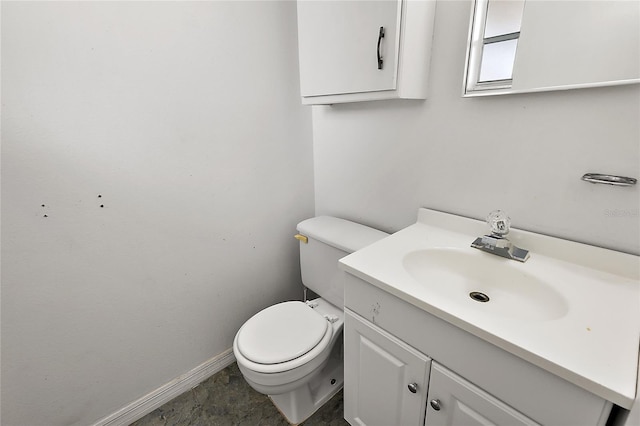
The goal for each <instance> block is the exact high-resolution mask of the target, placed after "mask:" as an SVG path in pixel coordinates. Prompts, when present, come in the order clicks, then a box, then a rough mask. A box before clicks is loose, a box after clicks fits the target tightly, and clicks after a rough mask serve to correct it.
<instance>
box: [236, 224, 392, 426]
mask: <svg viewBox="0 0 640 426" xmlns="http://www.w3.org/2000/svg"><path fill="white" fill-rule="evenodd" d="M297 229H298V231H299V232H300V233H301V234H304V235H301V234H298V235H297V236H296V238H298V240H300V241H301V243H300V269H301V272H302V281H303V283H304V285H305V286H306V287H307V288H309V289H311V290H312V291H313V292H315V293H316V294H318V295H319V296H320V297H319V298H317V299H314V300H311V301H307V302H300V301H289V302H282V303H278V304H276V305H273V306H270V307H268V308H265V309H263V310H262V311H260V312H258V313H257V314H255V315H254V316H252V317H251V318H249V319H248V320H247V321H246V322H245V323H244V325H242V327H240V330H238V332H237V334H236V337H235V339H234V341H233V352H234V355H235V357H236V360H237V363H238V367H239V369H240V372H241V373H242V375H243V376H244V378H245V380H246V381H247V383H248V384H249V385H250V386H251V387H252V388H254V389H255V390H257V391H258V392H260V393H263V394H266V395H268V396H269V398H270V399H271V400H272V401H273V403H274V405H275V406H276V407H277V408H278V409H279V410H280V412H281V413H282V414H283V415H284V416H285V417H286V419H287V420H288V421H289V423H292V424H298V423H301V422H302V421H304V420H306V419H307V418H308V417H309V416H311V415H312V414H313V413H314V412H315V411H316V410H318V409H319V408H320V407H321V406H322V405H323V404H324V403H325V402H327V401H328V400H329V399H331V397H333V396H334V395H335V394H336V393H337V392H338V391H339V390H340V389H342V385H343V383H344V378H343V359H342V354H343V345H342V339H343V337H342V328H343V324H344V285H343V281H342V277H343V275H342V274H344V272H342V271H341V270H340V269H339V268H338V260H339V259H340V258H342V257H344V256H346V255H347V254H349V253H352V252H354V251H356V250H358V249H360V248H362V247H364V246H366V245H369V244H371V243H373V242H375V241H377V240H379V239H381V238H384V237H386V236H387V235H388V234H386V233H384V232H382V231H378V230H376V229H373V228H369V227H367V226H364V225H360V224H357V223H353V222H349V221H347V220H343V219H338V218H334V217H328V216H320V217H315V218H312V219H307V220H305V221H303V222H300V223H299V224H298V228H297Z"/></svg>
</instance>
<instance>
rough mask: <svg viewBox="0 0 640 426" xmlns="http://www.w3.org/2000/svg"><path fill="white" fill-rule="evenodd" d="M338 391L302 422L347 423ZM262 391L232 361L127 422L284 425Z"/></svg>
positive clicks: (140, 425) (316, 425)
mask: <svg viewBox="0 0 640 426" xmlns="http://www.w3.org/2000/svg"><path fill="white" fill-rule="evenodd" d="M342 411H343V403H342V391H340V392H339V393H338V394H337V395H336V396H334V397H333V399H332V400H330V401H329V402H328V403H326V404H325V405H324V406H323V407H322V408H321V409H320V410H318V411H317V412H316V413H315V414H314V415H313V416H311V418H309V419H308V420H307V421H305V422H304V423H302V424H303V425H304V426H320V425H322V426H348V423H347V422H346V421H345V420H344V419H343V415H342ZM288 424H289V423H288V422H287V421H286V420H285V419H284V417H282V415H281V414H280V412H279V411H278V410H277V409H276V407H275V406H274V405H273V404H272V403H271V401H270V400H269V398H268V397H267V396H266V395H262V394H260V393H258V392H256V391H255V390H253V389H252V388H251V387H250V386H249V385H248V384H247V382H245V380H244V378H243V377H242V374H241V373H240V370H238V366H237V365H236V363H233V364H231V365H230V366H229V367H227V368H225V369H224V370H222V371H220V372H219V373H217V374H214V375H213V376H212V377H210V378H209V379H207V380H205V381H204V382H202V383H201V384H200V385H198V386H197V387H195V388H193V389H191V390H190V391H187V392H185V393H183V394H182V395H180V396H179V397H177V398H175V399H173V400H171V401H169V402H168V403H166V404H165V405H163V406H162V407H160V408H158V409H157V410H155V411H153V412H151V413H149V414H148V415H146V416H145V417H143V418H141V419H140V420H138V421H136V422H134V423H133V424H132V425H131V426H227V425H229V426H232V425H233V426H236V425H239V426H240V425H242V426H258V425H260V426H287V425H288Z"/></svg>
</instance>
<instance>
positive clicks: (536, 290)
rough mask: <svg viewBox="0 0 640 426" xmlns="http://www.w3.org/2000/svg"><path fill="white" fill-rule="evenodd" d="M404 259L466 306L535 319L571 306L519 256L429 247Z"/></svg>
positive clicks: (425, 281) (413, 271) (414, 272)
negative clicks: (529, 268) (519, 261)
mask: <svg viewBox="0 0 640 426" xmlns="http://www.w3.org/2000/svg"><path fill="white" fill-rule="evenodd" d="M402 264H403V267H404V269H405V270H406V271H407V272H408V273H409V275H411V276H412V277H413V278H414V279H415V280H416V281H418V282H419V283H420V284H422V285H424V286H426V287H428V288H430V289H433V291H434V293H437V294H438V295H439V297H444V298H447V299H449V300H450V301H452V302H453V303H457V302H459V303H460V304H464V306H465V308H467V307H468V308H470V309H476V310H480V311H483V312H485V313H487V314H490V315H499V316H503V317H505V318H510V319H522V320H535V321H549V320H554V319H558V318H561V317H563V316H565V315H566V314H567V312H568V311H569V305H568V303H567V301H566V299H565V298H564V297H563V296H562V295H561V294H560V293H558V292H557V291H555V290H554V288H553V287H552V285H551V284H550V283H548V282H546V281H544V280H543V279H541V278H539V277H536V276H534V275H531V274H529V273H527V272H525V271H524V269H525V268H523V267H522V266H523V265H521V264H518V263H517V262H514V261H512V260H508V259H504V258H501V257H498V256H493V255H491V254H487V253H482V252H480V251H475V250H473V249H460V248H431V249H424V250H417V251H412V252H409V253H407V254H406V255H405V256H404V258H403V260H402ZM477 293H479V294H477ZM470 294H471V296H470ZM486 297H488V300H486Z"/></svg>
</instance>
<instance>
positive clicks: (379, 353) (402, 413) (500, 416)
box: [344, 311, 538, 426]
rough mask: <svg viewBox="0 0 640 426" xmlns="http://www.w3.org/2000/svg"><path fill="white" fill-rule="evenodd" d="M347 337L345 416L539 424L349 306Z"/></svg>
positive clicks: (374, 420) (393, 421)
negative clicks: (367, 319) (371, 322)
mask: <svg viewBox="0 0 640 426" xmlns="http://www.w3.org/2000/svg"><path fill="white" fill-rule="evenodd" d="M344 338H345V366H346V368H345V372H344V375H345V384H344V401H345V406H344V416H345V419H347V421H349V423H350V424H352V425H367V426H374V425H398V426H400V425H423V424H424V425H433V426H435V425H447V426H459V425H462V424H464V425H468V426H471V425H486V424H488V423H491V424H496V425H513V426H516V425H529V426H532V425H537V424H538V423H536V422H534V421H533V420H531V419H529V418H527V417H526V416H524V415H522V414H520V413H518V412H517V411H516V410H514V409H513V408H511V407H509V406H507V405H506V404H504V403H503V402H502V401H499V400H498V399H496V398H494V397H493V396H491V395H489V394H488V393H487V392H485V391H483V390H482V389H480V388H478V387H477V386H475V385H473V384H472V383H470V382H468V381H467V380H465V379H463V378H462V377H460V376H458V375H457V374H455V373H453V372H452V371H449V370H448V369H446V368H445V367H443V366H441V365H439V364H438V363H436V362H433V363H432V361H431V359H430V358H429V357H428V356H426V355H424V354H422V353H420V352H418V351H416V350H415V349H414V348H412V347H410V346H408V345H407V344H406V343H404V342H402V341H401V340H398V339H397V338H395V337H394V336H392V335H390V334H389V333H387V332H385V331H384V330H382V329H380V328H378V327H375V326H373V325H372V324H370V323H368V322H367V321H364V320H362V319H361V318H359V317H358V315H356V314H353V313H351V312H349V311H347V312H346V314H345V328H344ZM427 401H429V403H428V404H427ZM425 407H426V421H425Z"/></svg>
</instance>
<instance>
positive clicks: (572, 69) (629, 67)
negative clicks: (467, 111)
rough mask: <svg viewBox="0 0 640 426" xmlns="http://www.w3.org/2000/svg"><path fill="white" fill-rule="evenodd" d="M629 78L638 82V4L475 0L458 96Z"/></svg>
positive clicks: (620, 81)
mask: <svg viewBox="0 0 640 426" xmlns="http://www.w3.org/2000/svg"><path fill="white" fill-rule="evenodd" d="M632 83H640V2H637V1H629V0H595V1H594V0H554V1H548V0H476V1H475V2H474V4H473V7H472V12H471V23H470V30H469V44H468V48H467V63H466V69H465V81H464V90H463V96H485V95H499V94H510V93H524V92H538V91H548V90H565V89H574V88H584V87H598V86H610V85H620V84H632Z"/></svg>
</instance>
